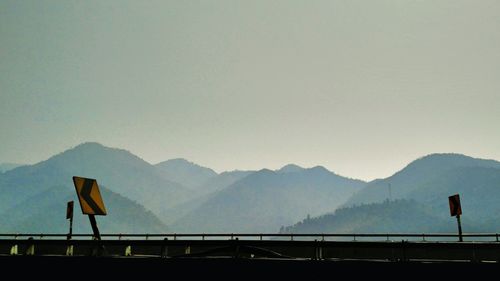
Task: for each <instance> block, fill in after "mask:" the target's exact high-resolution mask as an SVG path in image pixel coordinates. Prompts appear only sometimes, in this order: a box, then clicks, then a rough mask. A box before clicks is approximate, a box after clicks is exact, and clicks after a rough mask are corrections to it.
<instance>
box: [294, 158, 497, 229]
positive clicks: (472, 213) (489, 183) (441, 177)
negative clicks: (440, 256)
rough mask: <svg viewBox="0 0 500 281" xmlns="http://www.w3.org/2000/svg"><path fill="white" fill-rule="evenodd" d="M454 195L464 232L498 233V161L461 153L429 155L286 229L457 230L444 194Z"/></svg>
mask: <svg viewBox="0 0 500 281" xmlns="http://www.w3.org/2000/svg"><path fill="white" fill-rule="evenodd" d="M389 184H390V185H391V187H390V188H391V193H392V200H391V201H389V197H390V194H389ZM457 193H458V194H460V197H461V203H462V210H463V215H462V222H463V228H464V231H466V232H497V231H498V229H500V219H498V218H497V216H496V215H495V214H499V213H500V199H499V198H500V162H497V161H493V160H483V159H476V158H472V157H468V156H465V155H460V154H432V155H429V156H426V157H423V158H420V159H417V160H415V161H413V162H412V163H410V164H409V165H408V166H406V167H405V168H404V169H403V170H401V171H399V172H397V173H396V174H394V175H393V176H391V177H389V178H387V179H379V180H375V181H373V182H370V183H369V184H368V185H367V186H366V187H365V188H363V189H362V190H360V191H359V192H357V193H356V194H354V195H353V196H352V197H351V198H350V199H349V200H348V201H347V203H346V204H344V206H349V207H350V208H343V209H339V210H337V211H336V212H335V214H333V215H332V214H329V215H325V216H321V217H319V218H313V219H311V220H307V221H302V222H301V223H297V224H295V225H294V226H291V227H288V228H286V229H285V231H287V232H308V231H313V230H314V231H319V232H356V231H363V232H390V231H400V232H412V231H417V232H418V231H421V232H424V231H431V232H443V231H444V232H449V231H451V232H455V231H456V221H455V219H454V218H451V217H450V214H449V206H448V196H450V195H453V194H457ZM352 206H354V207H352ZM409 210H410V211H409ZM410 222H411V223H410Z"/></svg>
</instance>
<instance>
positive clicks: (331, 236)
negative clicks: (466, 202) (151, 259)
mask: <svg viewBox="0 0 500 281" xmlns="http://www.w3.org/2000/svg"><path fill="white" fill-rule="evenodd" d="M462 236H463V237H464V238H468V239H467V240H468V241H471V242H472V241H483V242H484V241H491V242H500V240H499V238H500V235H499V233H464V234H463V235H462ZM28 237H36V238H39V239H57V238H62V237H67V234H60V233H57V234H56V233H4V234H0V239H2V238H4V239H12V238H13V239H18V238H28ZM72 237H74V238H84V237H87V238H89V239H92V238H93V234H72ZM101 237H103V238H104V237H107V238H115V239H118V240H121V239H127V238H143V239H145V240H149V239H155V240H156V239H172V240H177V239H183V238H184V239H185V238H190V239H194V240H205V239H206V238H210V239H214V240H217V239H230V240H234V239H241V238H246V239H249V240H276V239H278V238H288V239H289V240H290V241H293V240H294V239H300V240H309V241H314V240H320V241H325V240H329V241H335V240H342V239H340V238H351V240H352V241H357V240H360V239H363V238H364V239H368V238H383V239H384V240H386V241H391V240H394V239H396V238H397V239H401V238H403V239H402V240H405V239H404V238H406V240H414V241H427V240H429V239H437V238H439V239H441V240H433V241H435V242H436V241H450V240H451V239H454V238H455V239H458V238H459V236H458V234H454V233H418V234H416V233H357V234H356V233H300V234H283V233H280V234H276V233H151V234H150V233H141V234H139V233H129V234H121V233H119V234H101ZM410 238H413V239H410ZM445 238H448V239H445ZM478 238H479V239H478ZM485 239H486V240H485ZM343 240H345V239H343Z"/></svg>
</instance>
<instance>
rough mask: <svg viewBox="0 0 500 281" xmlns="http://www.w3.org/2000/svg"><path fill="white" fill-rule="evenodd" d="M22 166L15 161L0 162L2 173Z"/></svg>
mask: <svg viewBox="0 0 500 281" xmlns="http://www.w3.org/2000/svg"><path fill="white" fill-rule="evenodd" d="M20 166H22V164H15V163H0V174H1V173H5V172H7V171H10V170H12V169H15V168H17V167H20Z"/></svg>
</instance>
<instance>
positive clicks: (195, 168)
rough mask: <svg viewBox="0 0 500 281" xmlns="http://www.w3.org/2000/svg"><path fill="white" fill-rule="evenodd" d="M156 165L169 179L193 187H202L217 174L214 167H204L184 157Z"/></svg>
mask: <svg viewBox="0 0 500 281" xmlns="http://www.w3.org/2000/svg"><path fill="white" fill-rule="evenodd" d="M155 167H156V168H158V169H159V170H160V172H161V173H163V175H164V176H165V177H166V178H167V179H169V180H171V181H173V182H177V183H180V184H182V185H184V186H186V187H189V188H191V189H195V188H197V187H200V186H201V187H202V185H203V184H204V183H205V182H207V181H208V180H209V179H211V178H213V177H216V176H217V173H216V172H214V171H213V170H212V169H210V168H206V167H202V166H200V165H197V164H195V163H192V162H189V161H187V160H186V159H182V158H178V159H171V160H167V161H164V162H161V163H158V164H156V165H155Z"/></svg>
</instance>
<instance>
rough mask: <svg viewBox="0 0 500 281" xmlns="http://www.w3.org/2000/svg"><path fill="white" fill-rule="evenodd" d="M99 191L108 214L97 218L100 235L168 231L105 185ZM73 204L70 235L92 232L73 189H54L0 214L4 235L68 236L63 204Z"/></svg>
mask: <svg viewBox="0 0 500 281" xmlns="http://www.w3.org/2000/svg"><path fill="white" fill-rule="evenodd" d="M99 189H100V191H101V194H102V197H103V200H104V201H105V204H106V209H107V211H108V215H107V216H102V217H101V216H99V217H98V218H97V220H98V226H99V230H100V232H101V233H162V232H167V231H168V229H167V227H166V226H165V224H164V223H163V222H162V221H161V220H160V219H158V217H156V216H155V215H154V214H153V213H152V212H150V211H148V210H146V209H145V208H144V207H143V206H142V205H140V204H137V203H136V202H133V201H131V200H130V199H128V198H126V197H123V196H121V195H119V194H118V193H115V192H112V191H110V190H109V189H107V188H106V187H104V186H100V188H99ZM71 200H73V201H75V209H74V219H73V233H92V228H91V227H90V224H89V221H88V219H87V216H84V215H81V211H80V207H79V203H78V199H77V196H76V193H75V192H74V190H73V189H70V188H68V187H67V186H54V187H52V188H49V189H48V190H45V191H43V192H40V193H38V194H35V195H34V196H31V197H29V198H28V199H26V200H24V201H23V202H20V203H18V204H17V205H15V206H13V207H11V208H10V209H8V210H6V211H4V212H3V213H1V214H0V216H1V217H2V218H4V219H3V220H2V224H0V231H1V232H3V233H67V232H68V225H69V223H68V221H67V220H66V216H65V215H66V202H68V201H71Z"/></svg>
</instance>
